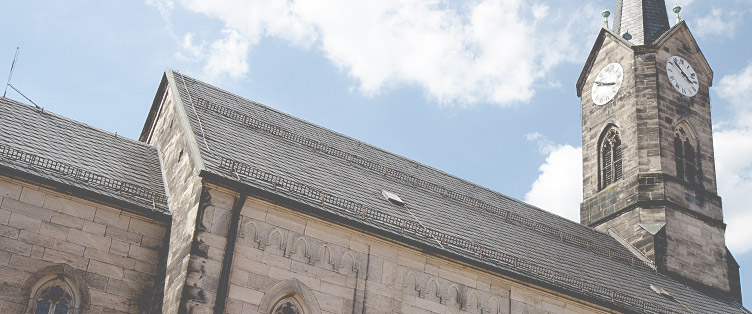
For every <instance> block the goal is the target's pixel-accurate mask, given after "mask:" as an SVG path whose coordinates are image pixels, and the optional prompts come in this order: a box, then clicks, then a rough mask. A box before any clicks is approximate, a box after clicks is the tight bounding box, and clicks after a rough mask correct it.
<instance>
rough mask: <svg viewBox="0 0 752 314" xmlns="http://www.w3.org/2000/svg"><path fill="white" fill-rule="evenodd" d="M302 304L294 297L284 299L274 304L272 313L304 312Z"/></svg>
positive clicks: (298, 313)
mask: <svg viewBox="0 0 752 314" xmlns="http://www.w3.org/2000/svg"><path fill="white" fill-rule="evenodd" d="M301 308H302V307H301V306H300V304H298V301H297V300H295V298H293V297H287V298H285V299H282V300H281V301H279V302H278V303H277V305H276V306H274V310H273V311H272V313H271V314H303V311H302V310H301Z"/></svg>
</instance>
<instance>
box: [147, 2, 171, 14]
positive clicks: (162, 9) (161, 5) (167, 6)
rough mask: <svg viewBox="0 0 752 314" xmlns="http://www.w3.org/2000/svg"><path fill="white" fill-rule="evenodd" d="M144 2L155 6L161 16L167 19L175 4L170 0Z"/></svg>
mask: <svg viewBox="0 0 752 314" xmlns="http://www.w3.org/2000/svg"><path fill="white" fill-rule="evenodd" d="M146 4H147V5H150V6H153V7H155V8H157V10H158V11H159V14H161V15H162V17H163V18H165V19H169V17H170V11H172V8H173V7H174V6H175V3H174V2H173V1H172V0H146Z"/></svg>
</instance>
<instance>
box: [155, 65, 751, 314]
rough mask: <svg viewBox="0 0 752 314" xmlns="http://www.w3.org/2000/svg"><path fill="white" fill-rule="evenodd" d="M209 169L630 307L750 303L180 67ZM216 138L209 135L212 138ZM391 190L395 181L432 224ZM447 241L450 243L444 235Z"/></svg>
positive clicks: (708, 307)
mask: <svg viewBox="0 0 752 314" xmlns="http://www.w3.org/2000/svg"><path fill="white" fill-rule="evenodd" d="M166 76H167V77H168V80H170V82H169V84H172V85H173V88H177V89H176V90H177V91H178V93H179V97H180V99H181V100H182V103H183V106H185V108H184V111H185V112H186V114H187V118H188V120H189V121H190V123H191V128H192V130H193V132H194V135H195V138H196V141H197V142H198V143H197V145H196V146H197V147H198V149H199V150H200V154H201V156H200V158H201V159H202V161H203V163H204V165H205V171H206V172H208V173H209V174H211V175H212V176H219V177H224V178H226V179H227V180H231V181H237V180H238V178H240V179H241V180H242V182H243V183H244V184H247V185H249V186H251V187H254V188H256V189H261V190H263V191H267V192H268V193H272V194H274V195H278V196H279V197H282V198H285V199H289V200H293V201H295V202H300V203H304V204H307V205H309V206H312V207H315V208H318V209H319V210H321V211H323V212H326V213H329V214H330V215H334V216H336V217H340V218H342V219H343V220H345V221H350V222H352V223H353V224H354V225H357V224H364V225H368V226H370V227H371V228H373V229H375V230H379V231H381V233H382V234H386V235H387V236H390V237H392V238H397V239H399V238H401V237H408V238H410V239H413V240H415V241H417V242H420V243H424V245H426V246H430V247H432V248H433V250H435V252H439V254H446V255H450V256H453V255H459V256H463V257H465V258H467V259H470V260H473V261H476V262H478V263H479V264H480V265H484V267H486V268H488V269H491V270H492V271H498V270H503V271H506V272H509V273H511V274H517V275H519V276H521V277H522V278H525V279H526V280H529V281H531V282H536V283H545V285H549V286H552V287H554V288H555V289H557V290H559V291H562V292H564V293H566V294H569V295H572V296H575V297H577V298H582V299H586V300H594V301H596V302H597V303H599V304H601V305H604V306H606V307H610V308H615V309H619V310H623V311H629V312H646V313H684V312H688V311H686V308H685V307H684V306H682V305H681V304H680V303H678V302H675V301H673V300H668V299H666V298H664V297H662V296H660V295H658V294H657V293H655V292H654V291H652V290H651V288H650V285H651V284H653V285H656V286H659V287H662V288H663V289H665V290H666V291H668V292H669V293H671V295H672V296H674V297H675V298H676V299H677V300H679V301H681V302H683V303H684V304H687V306H688V307H689V308H691V309H692V310H693V311H695V312H701V313H713V312H722V313H748V312H747V311H746V310H745V309H743V308H742V306H741V305H739V304H738V303H736V302H734V301H732V300H731V299H719V298H715V297H712V296H708V295H706V294H703V293H701V292H699V291H696V290H693V289H691V288H688V287H687V286H685V285H683V284H681V283H679V282H678V281H676V280H674V279H672V278H669V277H667V276H664V275H661V274H658V273H656V272H655V270H654V267H653V265H651V264H648V263H645V262H642V261H641V260H640V259H639V258H637V257H635V256H634V255H632V254H631V253H630V252H629V251H628V250H627V249H626V248H625V247H624V246H622V245H621V244H620V243H619V242H617V241H616V240H615V239H614V238H612V237H611V236H609V235H607V234H603V233H600V232H597V231H595V230H593V229H591V228H588V227H585V226H583V225H580V224H577V223H575V222H572V221H569V220H566V219H564V218H562V217H559V216H556V215H554V214H551V213H549V212H546V211H543V210H541V209H538V208H536V207H533V206H531V205H528V204H525V203H523V202H520V201H518V200H515V199H512V198H510V197H508V196H505V195H503V194H500V193H497V192H494V191H492V190H489V189H486V188H484V187H480V186H477V185H475V184H472V183H470V182H467V181H465V180H462V179H459V178H457V177H454V176H452V175H449V174H446V173H444V172H441V171H439V170H436V169H434V168H431V167H428V166H425V165H422V164H420V163H417V162H415V161H412V160H409V159H407V158H404V157H401V156H398V155H395V154H392V153H389V152H386V151H384V150H381V149H379V148H376V147H373V146H370V145H368V144H366V143H363V142H360V141H357V140H355V139H352V138H350V137H347V136H345V135H342V134H339V133H336V132H333V131H331V130H328V129H326V128H323V127H320V126H317V125H314V124H312V123H309V122H306V121H303V120H300V119H298V118H295V117H292V116H289V115H287V114H284V113H281V112H279V111H276V110H274V109H271V108H269V107H266V106H263V105H261V104H258V103H255V102H253V101H250V100H247V99H244V98H242V97H239V96H236V95H233V94H231V93H229V92H226V91H223V90H221V89H218V88H216V87H213V86H211V85H208V84H205V83H203V82H200V81H197V80H195V79H193V78H190V77H187V76H183V75H181V74H178V73H173V72H170V71H168V72H167V75H166ZM204 141H205V142H204ZM382 190H386V191H390V192H393V193H395V194H397V195H399V197H400V198H401V199H402V200H403V201H404V202H405V204H406V206H407V207H409V209H410V211H412V213H413V214H414V215H415V216H416V217H417V218H418V219H419V220H420V222H422V223H423V225H425V227H426V228H423V227H421V226H420V224H419V223H418V222H417V221H415V220H414V219H413V218H412V216H411V215H410V213H409V212H408V211H407V210H406V209H405V208H404V207H401V206H398V205H395V204H393V203H390V202H388V201H386V200H385V199H384V197H383V196H382V192H381V191H382ZM439 242H440V243H441V244H439Z"/></svg>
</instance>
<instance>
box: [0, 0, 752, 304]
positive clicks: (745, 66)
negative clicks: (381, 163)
mask: <svg viewBox="0 0 752 314" xmlns="http://www.w3.org/2000/svg"><path fill="white" fill-rule="evenodd" d="M668 2H671V1H668ZM678 2H679V3H680V4H681V5H682V6H683V7H684V11H683V12H682V17H683V18H684V19H685V20H686V21H687V23H688V25H689V27H690V29H691V30H692V32H693V34H694V35H695V37H696V39H697V40H698V42H699V44H700V47H701V49H702V50H703V53H704V54H705V56H706V57H707V59H708V60H709V62H710V64H711V66H712V67H713V69H714V71H715V82H714V86H713V87H712V88H711V98H712V112H713V123H714V129H715V130H714V136H715V146H716V162H717V168H718V169H717V170H718V175H717V176H718V183H719V194H720V195H721V197H723V199H724V213H725V216H726V222H727V223H728V225H729V226H728V229H727V243H728V246H729V247H730V248H731V250H732V252H733V253H734V254H735V256H736V258H737V260H739V261H740V264H741V265H742V270H741V271H742V287H743V291H744V292H745V293H744V294H745V299H746V300H752V285H747V284H746V283H747V282H750V283H752V228H747V226H749V225H750V223H752V212H751V211H750V208H749V206H750V205H749V204H752V193H749V191H752V101H750V100H749V99H750V98H752V54H751V53H750V51H752V44H750V35H749V34H751V33H752V26H750V23H744V21H748V20H750V19H751V18H752V0H725V1H692V0H683V1H678ZM670 4H671V6H673V2H672V3H670ZM613 6H614V1H613V0H599V1H577V2H573V1H571V0H539V1H523V0H485V1H480V0H479V1H439V0H433V1H422V0H409V1H404V0H402V1H397V0H382V1H354V0H351V1H340V0H323V1H306V0H297V1H243V0H235V1H232V0H222V1H198V0H174V1H173V0H146V1H65V2H64V1H3V2H2V4H0V9H1V10H2V11H3V12H4V16H3V19H2V20H0V28H1V29H3V30H4V31H3V32H2V33H0V70H3V71H7V69H9V68H10V63H11V61H12V59H13V55H14V53H15V49H16V47H17V46H18V47H20V48H21V54H20V57H19V60H18V64H17V67H16V71H15V74H14V76H13V81H12V83H13V85H14V86H16V87H17V88H18V89H19V90H21V91H22V92H23V93H24V94H26V95H27V96H29V97H30V98H31V99H32V100H34V102H36V103H38V104H39V105H41V106H43V107H45V108H46V109H47V110H50V111H54V112H56V113H60V114H63V115H65V116H68V117H71V118H73V119H76V120H80V121H83V122H86V123H88V124H91V125H94V126H97V127H100V128H103V129H106V130H110V131H114V132H118V133H119V134H122V135H125V136H128V137H131V138H137V137H138V135H139V133H140V130H141V127H142V126H143V122H144V120H145V118H146V114H147V111H148V109H149V106H150V105H151V102H152V99H153V97H154V94H155V92H156V88H157V85H158V83H159V81H160V79H161V75H162V71H163V70H164V69H165V68H172V69H175V70H177V71H180V72H183V73H185V74H188V75H191V76H194V77H196V78H199V79H202V80H204V81H207V82H209V83H212V84H214V85H216V86H219V87H221V88H224V89H226V90H229V91H231V92H233V93H236V94H238V95H241V96H244V97H246V98H250V99H253V100H255V101H258V102H261V103H264V104H266V105H268V106H271V107H274V108H277V109H279V110H282V111H284V112H287V113H290V114H292V115H295V116H298V117H300V118H303V119H305V120H308V121H311V122H314V123H317V124H319V125H322V126H325V127H327V128H330V129H333V130H335V131H338V132H341V133H344V134H347V135H349V136H352V137H355V138H357V139H360V140H363V141H365V142H368V143H370V144H373V145H376V146H378V147H381V148H384V149H387V150H389V151H392V152H395V153H398V154H400V155H404V156H406V157H409V158H411V159H414V160H417V161H419V162H422V163H425V164H428V165H430V166H433V167H436V168H438V169H441V170H443V171H446V172H448V173H451V174H454V175H457V176H459V177H462V178H465V179H467V180H469V181H472V182H475V183H478V184H481V185H484V186H487V187H490V188H492V189H494V190H497V191H499V192H502V193H504V194H507V195H509V196H512V197H515V198H518V199H520V200H525V201H528V202H530V203H532V204H535V205H538V206H540V207H542V208H544V209H547V210H549V211H553V212H555V213H558V214H560V215H563V216H565V217H569V218H570V219H573V220H576V219H577V217H578V204H579V202H580V201H581V197H582V196H581V194H582V192H581V165H580V160H581V152H580V146H581V140H582V138H581V120H580V100H579V98H578V97H577V95H576V91H575V82H576V80H577V78H578V76H579V74H580V71H581V69H582V66H583V64H584V62H585V59H586V57H587V54H588V52H589V50H590V48H591V47H592V44H593V41H594V40H595V37H596V35H597V33H598V31H599V28H600V27H601V25H602V18H601V17H600V13H601V11H602V10H603V9H605V8H608V9H609V10H612V11H613ZM672 24H673V18H672ZM6 74H7V72H0V77H2V79H5V78H6V76H5V75H6ZM8 97H10V98H14V99H17V100H20V101H23V102H26V101H25V100H24V99H23V98H22V97H21V96H20V95H18V94H17V93H15V92H14V91H8ZM748 229H749V230H748Z"/></svg>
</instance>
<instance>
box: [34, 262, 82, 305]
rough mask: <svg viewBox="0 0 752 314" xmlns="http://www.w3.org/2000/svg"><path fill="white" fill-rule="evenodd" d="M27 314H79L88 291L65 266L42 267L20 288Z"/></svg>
mask: <svg viewBox="0 0 752 314" xmlns="http://www.w3.org/2000/svg"><path fill="white" fill-rule="evenodd" d="M22 291H23V293H24V294H26V295H28V296H29V301H28V304H27V306H26V312H25V313H28V314H79V313H82V310H83V309H87V308H88V307H89V290H88V289H87V288H86V284H85V281H84V279H83V278H82V277H81V275H80V274H79V273H78V271H77V270H75V269H73V268H72V267H70V266H68V265H65V264H58V265H53V266H49V267H45V268H43V269H41V270H39V271H38V272H36V273H34V274H33V275H31V277H29V278H28V279H27V280H26V282H25V283H24V285H23V287H22Z"/></svg>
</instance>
